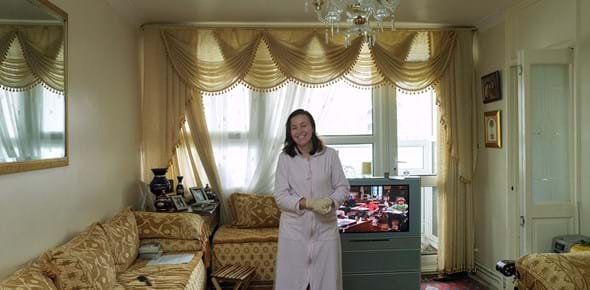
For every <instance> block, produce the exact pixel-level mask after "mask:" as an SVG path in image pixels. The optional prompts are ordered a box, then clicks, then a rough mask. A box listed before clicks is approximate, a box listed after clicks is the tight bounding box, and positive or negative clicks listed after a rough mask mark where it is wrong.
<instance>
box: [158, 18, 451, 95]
mask: <svg viewBox="0 0 590 290" xmlns="http://www.w3.org/2000/svg"><path fill="white" fill-rule="evenodd" d="M424 33H426V34H427V37H428V46H429V49H428V51H429V56H428V57H427V58H426V59H424V60H411V59H408V55H409V52H410V50H411V48H412V45H413V43H414V42H415V39H416V38H417V36H418V34H419V33H418V32H417V31H385V32H379V33H378V36H377V42H376V44H375V46H373V47H368V46H366V45H363V42H362V39H361V38H360V37H358V38H356V39H355V40H353V41H352V44H351V45H350V46H349V47H345V45H344V37H343V36H342V35H340V34H336V35H334V36H332V37H330V38H329V40H328V41H326V38H325V37H324V31H323V30H315V29H178V28H176V29H162V30H161V31H160V36H161V40H162V43H163V47H164V49H165V52H166V55H167V59H168V61H169V63H170V64H171V66H172V67H173V68H174V70H175V72H176V73H177V74H178V76H179V77H180V79H182V81H183V82H185V83H186V84H187V85H189V86H190V87H192V88H193V89H196V90H198V91H201V92H203V93H213V94H215V93H222V92H225V91H227V90H228V89H231V88H232V87H233V86H235V85H237V84H240V83H241V84H244V85H246V86H248V87H250V88H252V89H255V90H261V91H268V90H272V89H274V88H277V87H279V86H281V85H282V84H283V83H285V81H287V80H289V81H294V82H297V83H299V84H301V85H305V86H310V87H318V86H324V85H326V84H330V83H333V82H336V81H339V80H346V81H347V82H349V83H351V84H354V85H356V86H359V87H374V86H378V85H382V84H385V83H388V84H390V85H393V86H396V87H398V88H400V89H402V90H406V91H418V90H423V89H426V88H428V87H429V86H431V85H433V84H434V83H436V82H437V81H438V80H439V79H440V77H441V76H442V75H443V73H444V71H445V70H446V68H447V66H448V65H449V63H450V61H451V59H452V57H453V51H454V47H455V42H456V33H455V32H454V31H428V32H424Z"/></svg>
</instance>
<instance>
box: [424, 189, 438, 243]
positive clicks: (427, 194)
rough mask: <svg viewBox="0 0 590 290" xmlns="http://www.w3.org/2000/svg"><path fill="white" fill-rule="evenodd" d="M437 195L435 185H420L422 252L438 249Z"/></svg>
mask: <svg viewBox="0 0 590 290" xmlns="http://www.w3.org/2000/svg"><path fill="white" fill-rule="evenodd" d="M437 206H438V195H437V188H436V187H422V254H436V252H437V249H438V215H437Z"/></svg>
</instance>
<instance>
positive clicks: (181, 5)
mask: <svg viewBox="0 0 590 290" xmlns="http://www.w3.org/2000/svg"><path fill="white" fill-rule="evenodd" d="M521 1H522V0H401V3H400V5H399V8H398V11H397V13H396V21H398V23H410V24H411V23H424V24H433V25H443V26H476V25H477V24H478V23H480V22H482V21H485V20H486V19H488V18H490V17H494V16H495V15H498V14H499V13H501V12H503V11H504V10H506V9H507V8H509V7H510V6H512V5H515V4H516V3H518V2H521ZM107 2H109V3H110V4H111V6H113V8H114V9H115V10H116V11H118V12H119V13H120V14H122V15H123V16H125V17H126V18H128V20H129V21H130V22H132V23H136V24H137V23H138V24H144V23H154V22H171V23H180V22H197V23H198V22H205V23H209V22H218V23H224V22H225V23H228V22H229V23H246V24H247V23H279V24H280V23H291V24H292V23H316V22H317V21H316V19H315V15H314V14H313V12H311V11H310V12H305V8H304V3H305V0H107Z"/></svg>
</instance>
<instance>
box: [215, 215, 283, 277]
mask: <svg viewBox="0 0 590 290" xmlns="http://www.w3.org/2000/svg"><path fill="white" fill-rule="evenodd" d="M278 234H279V229H278V228H257V229H239V228H236V227H232V226H229V225H222V226H221V227H220V228H219V229H218V230H217V231H216V232H215V236H214V237H213V256H214V259H213V271H215V270H216V269H219V268H221V267H223V266H225V265H245V266H252V267H256V274H255V275H254V278H253V281H272V280H274V277H275V263H276V255H277V240H278Z"/></svg>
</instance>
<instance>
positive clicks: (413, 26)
mask: <svg viewBox="0 0 590 290" xmlns="http://www.w3.org/2000/svg"><path fill="white" fill-rule="evenodd" d="M372 26H373V27H374V28H378V26H377V25H372ZM147 27H153V28H167V27H192V28H322V29H323V28H326V29H329V27H326V26H325V25H323V24H320V23H317V22H147V23H144V24H142V25H141V28H147ZM346 27H347V26H346V25H342V26H341V28H346ZM395 28H396V29H399V30H421V31H424V30H443V29H446V30H471V31H475V30H477V28H476V27H474V26H453V25H444V24H432V23H418V22H396V23H395ZM383 29H384V30H389V29H388V28H387V27H385V26H384V27H383Z"/></svg>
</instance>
